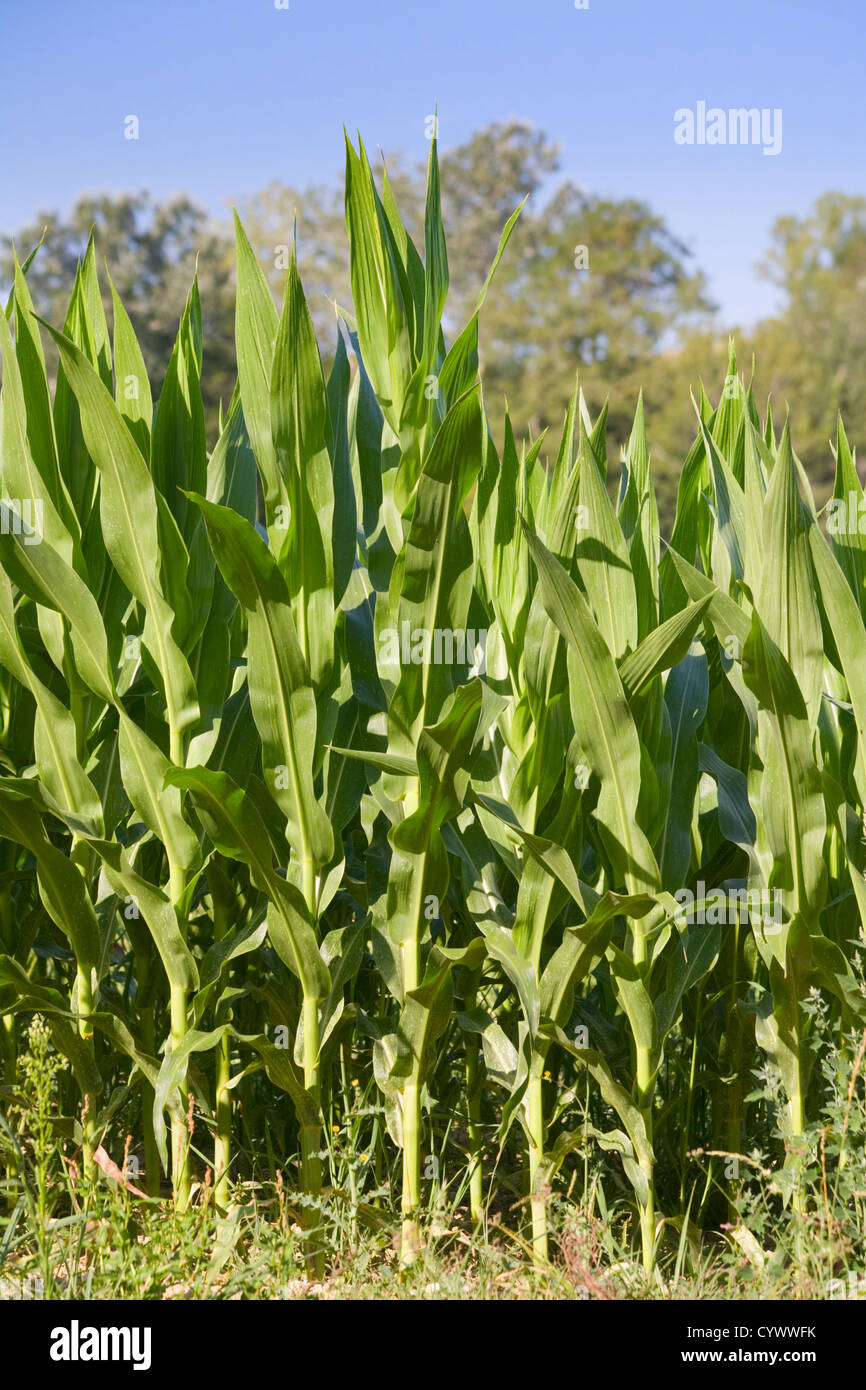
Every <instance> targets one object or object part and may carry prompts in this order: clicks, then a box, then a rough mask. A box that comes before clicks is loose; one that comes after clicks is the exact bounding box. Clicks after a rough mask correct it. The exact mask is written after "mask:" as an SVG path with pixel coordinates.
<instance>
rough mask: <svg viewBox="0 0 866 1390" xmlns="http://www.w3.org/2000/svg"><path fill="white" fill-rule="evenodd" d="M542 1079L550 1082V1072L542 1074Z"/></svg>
mask: <svg viewBox="0 0 866 1390" xmlns="http://www.w3.org/2000/svg"><path fill="white" fill-rule="evenodd" d="M544 1079H545V1081H550V1080H551V1075H550V1072H549V1071H546V1072H545V1073H544Z"/></svg>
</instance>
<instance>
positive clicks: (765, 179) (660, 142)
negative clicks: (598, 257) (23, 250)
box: [0, 0, 866, 326]
mask: <svg viewBox="0 0 866 1390" xmlns="http://www.w3.org/2000/svg"><path fill="white" fill-rule="evenodd" d="M289 4H290V8H289V9H288V10H278V9H276V8H275V5H274V0H141V3H138V4H134V3H125V0H29V2H28V0H2V3H0V32H2V35H3V43H2V51H3V56H4V60H5V61H4V63H3V74H4V81H3V87H4V92H3V100H2V103H0V229H2V231H3V232H4V233H9V232H11V231H13V230H14V229H15V228H16V227H17V226H19V225H21V224H22V223H24V222H25V221H29V220H31V219H32V218H33V217H34V216H35V215H36V213H37V212H39V211H42V210H47V209H53V208H59V209H60V210H62V211H68V210H69V208H70V207H71V205H72V203H73V201H74V199H75V197H76V195H77V194H79V193H82V192H97V191H103V190H107V191H112V192H119V191H122V190H133V189H139V188H143V187H146V188H149V189H150V190H151V191H152V192H153V193H154V194H156V195H164V194H169V193H174V192H178V191H180V190H185V191H187V192H189V193H190V194H191V195H193V196H194V197H196V198H197V199H198V200H199V201H201V202H202V203H203V204H204V205H205V206H206V207H208V208H210V209H211V210H213V211H214V212H222V211H224V209H225V206H226V203H227V201H229V200H240V199H242V198H243V197H244V196H245V195H248V194H251V193H253V192H255V191H257V190H258V189H259V188H260V187H262V186H264V185H265V184H266V183H268V182H270V181H271V180H273V179H283V180H285V181H286V182H287V183H292V184H295V185H298V184H300V185H304V184H305V183H307V182H324V181H328V180H331V179H334V180H336V179H338V178H339V176H340V172H341V166H342V127H343V124H344V123H345V125H346V126H347V127H348V129H349V130H350V131H352V130H354V129H355V128H359V129H360V130H361V132H362V134H363V136H364V139H365V141H366V142H367V144H368V146H370V147H372V148H375V147H376V146H377V145H381V146H382V147H383V148H384V150H385V151H386V152H389V153H395V152H396V151H398V150H403V151H405V152H406V153H407V154H409V155H410V156H414V157H418V158H423V157H424V156H425V154H426V148H427V146H426V142H425V139H424V120H425V116H426V115H427V114H428V113H429V112H430V111H431V110H432V109H433V104H434V101H436V102H438V105H439V114H440V144H441V146H442V147H443V148H447V147H448V146H449V145H453V144H456V143H460V142H461V141H463V140H465V139H466V138H467V137H468V136H469V135H470V134H471V133H472V131H473V130H476V129H478V128H480V127H482V126H483V125H485V124H487V123H489V122H491V121H493V120H506V119H508V118H509V117H520V118H523V119H526V120H529V121H531V122H532V123H533V124H535V125H538V126H540V127H543V128H544V129H545V130H546V131H547V132H548V133H549V135H550V136H551V137H552V138H554V139H555V140H557V141H559V142H560V143H561V145H562V147H563V173H564V174H566V175H568V176H569V177H571V178H573V179H574V180H575V181H576V182H578V183H580V184H581V185H583V186H584V187H585V188H587V189H589V190H592V191H594V192H599V193H603V194H607V195H613V196H636V197H639V198H643V199H646V200H647V201H648V202H649V203H650V204H651V205H652V206H653V207H654V208H655V209H656V210H657V211H658V212H659V213H661V214H662V215H663V216H664V217H665V218H666V219H667V221H668V224H669V226H670V228H671V230H672V231H673V232H675V233H676V234H677V235H678V236H679V237H680V238H681V239H683V240H684V241H685V242H686V243H687V244H688V245H689V246H690V247H691V248H692V250H693V251H694V252H695V256H696V260H697V263H698V264H699V265H701V266H702V268H703V269H704V270H705V271H706V272H707V274H708V275H709V277H710V289H711V292H712V294H713V296H714V297H715V298H716V299H717V300H718V301H719V302H720V303H721V305H722V310H723V315H724V318H725V320H726V321H728V322H731V323H738V324H740V325H744V326H745V325H748V324H749V323H750V322H752V321H753V320H754V319H755V318H756V317H758V316H760V314H762V313H765V312H768V311H769V310H770V309H771V308H772V306H773V303H774V291H773V290H772V287H770V286H768V285H766V284H765V283H764V282H762V281H761V280H759V279H758V278H757V277H756V275H755V273H754V269H753V267H754V262H755V261H756V260H757V259H758V258H759V257H760V256H761V255H762V254H763V253H764V251H765V250H766V247H767V245H768V240H769V231H770V227H771V225H772V223H773V220H774V219H775V217H777V216H778V215H780V214H782V213H788V212H791V213H795V214H802V213H804V212H806V211H807V210H808V208H809V206H810V204H811V203H812V201H813V200H814V198H815V197H817V196H818V195H819V194H820V193H822V192H824V191H826V190H827V189H839V190H842V191H844V192H848V193H864V192H866V187H864V185H866V155H864V152H866V106H864V101H863V90H864V51H866V0H823V3H814V0H722V3H720V4H714V3H709V0H589V9H588V10H584V11H578V10H576V9H575V6H574V0H414V3H413V0H289ZM699 101H705V102H706V104H707V106H708V107H713V106H718V107H722V108H724V109H727V108H729V107H740V106H746V107H753V106H754V107H758V108H764V107H766V108H771V109H772V108H776V107H779V108H781V109H782V112H783V118H782V134H783V143H782V150H781V153H780V154H778V155H777V156H766V155H764V154H763V152H762V150H761V148H760V147H751V146H749V147H740V146H725V147H721V146H716V147H711V146H708V145H703V146H698V145H694V146H692V147H684V146H678V145H677V144H675V143H674V140H673V127H674V120H673V115H674V111H675V110H677V109H678V108H681V107H691V108H693V109H694V108H695V107H696V104H697V103H698V102H699ZM129 114H135V115H137V116H138V117H139V120H140V139H139V140H138V141H137V142H136V141H130V140H126V139H124V135H123V121H124V117H126V116H127V115H129ZM576 240H579V238H576Z"/></svg>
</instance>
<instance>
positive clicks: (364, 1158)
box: [361, 1154, 367, 1163]
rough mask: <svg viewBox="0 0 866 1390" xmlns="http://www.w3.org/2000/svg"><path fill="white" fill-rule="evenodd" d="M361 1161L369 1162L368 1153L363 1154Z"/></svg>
mask: <svg viewBox="0 0 866 1390" xmlns="http://www.w3.org/2000/svg"><path fill="white" fill-rule="evenodd" d="M361 1162H362V1163H366V1162H367V1155H366V1154H361Z"/></svg>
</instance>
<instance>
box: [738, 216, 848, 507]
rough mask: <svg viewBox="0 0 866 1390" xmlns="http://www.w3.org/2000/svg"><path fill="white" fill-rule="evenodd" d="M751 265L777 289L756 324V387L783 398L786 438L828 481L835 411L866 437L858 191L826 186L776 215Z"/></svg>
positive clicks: (821, 478)
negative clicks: (806, 207) (768, 240)
mask: <svg viewBox="0 0 866 1390" xmlns="http://www.w3.org/2000/svg"><path fill="white" fill-rule="evenodd" d="M759 269H760V270H761V272H762V273H763V274H764V275H765V276H766V277H767V278H768V279H770V280H771V281H772V282H773V283H774V284H775V285H777V286H778V287H779V289H780V290H781V291H782V292H783V295H784V301H783V306H782V311H781V313H780V314H779V315H778V316H777V317H776V318H772V319H769V320H766V321H765V322H763V323H762V324H760V325H759V326H758V328H757V330H756V332H755V337H754V344H755V351H756V353H757V355H758V361H759V363H761V365H762V375H763V383H764V387H765V389H766V390H767V391H770V392H772V393H773V395H774V396H775V397H776V399H777V400H778V402H779V407H780V409H781V408H783V406H784V403H785V402H786V401H788V400H790V401H791V403H792V408H793V409H794V412H795V413H794V415H793V417H792V434H793V439H794V446H795V448H796V449H797V452H798V454H799V455H800V457H801V458H802V460H803V462H804V463H805V464H806V466H807V467H808V468H809V471H810V474H811V475H812V476H813V477H814V478H815V479H816V481H817V482H818V484H819V486H823V488H824V489H825V490H826V488H827V486H828V485H829V484H830V482H831V480H832V475H833V459H832V456H831V453H830V449H829V445H828V441H829V440H830V439H831V438H832V437H833V436H834V435H835V419H836V412H837V411H838V410H841V412H842V415H843V417H844V420H845V427H846V430H847V431H848V436H849V438H850V440H851V441H852V443H854V442H856V441H857V440H860V441H861V442H862V441H863V440H864V439H866V198H861V197H849V196H847V195H846V194H844V193H825V194H824V195H823V197H821V198H819V199H818V200H817V202H816V203H815V205H814V207H813V208H812V210H811V211H810V212H809V214H808V215H807V216H805V217H802V218H797V217H780V218H779V219H778V220H777V221H776V223H775V225H774V227H773V232H772V245H771V248H770V251H769V253H768V255H767V256H766V258H765V259H764V261H763V262H762V263H761V265H760V267H759Z"/></svg>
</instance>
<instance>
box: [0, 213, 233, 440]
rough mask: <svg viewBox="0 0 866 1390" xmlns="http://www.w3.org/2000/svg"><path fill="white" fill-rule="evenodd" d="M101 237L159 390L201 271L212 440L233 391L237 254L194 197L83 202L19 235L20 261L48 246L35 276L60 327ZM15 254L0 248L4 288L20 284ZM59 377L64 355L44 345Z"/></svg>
mask: <svg viewBox="0 0 866 1390" xmlns="http://www.w3.org/2000/svg"><path fill="white" fill-rule="evenodd" d="M91 230H93V231H94V233H95V238H96V250H97V255H98V257H99V259H100V262H103V261H104V262H105V263H106V264H107V266H108V270H109V273H110V275H111V278H112V280H113V281H114V284H115V287H116V288H117V290H118V293H119V294H120V297H121V299H122V300H123V302H124V304H125V306H126V309H127V311H128V313H129V315H130V318H131V319H132V323H133V326H134V328H135V331H136V334H137V335H138V339H139V342H140V343H141V348H142V352H143V353H144V359H145V362H146V364H147V367H148V371H149V372H150V373H151V374H152V376H153V379H154V380H155V381H156V382H157V383H160V382H161V381H162V378H163V375H164V373H165V370H166V367H167V366H168V362H169V358H170V357H171V351H172V347H173V346H174V340H175V336H176V334H177V327H178V321H179V319H180V315H181V313H182V312H183V306H184V302H185V300H186V296H187V293H188V291H189V288H190V285H191V283H192V279H193V275H194V274H195V273H196V268H197V270H198V284H199V294H200V297H201V305H202V337H203V341H204V343H205V352H206V353H207V359H206V364H205V365H206V368H207V369H206V371H205V372H204V375H203V386H204V389H205V390H206V392H207V396H206V398H205V409H206V413H207V419H208V424H209V426H210V432H211V435H212V434H213V426H214V424H215V420H216V411H217V408H218V405H219V402H220V400H222V402H223V404H224V405H227V404H228V401H229V398H230V396H231V393H232V390H233V389H234V383H235V375H236V370H235V360H234V346H233V324H234V300H235V289H234V254H233V249H232V243H231V241H230V239H229V237H228V233H227V229H226V228H223V227H222V226H221V225H219V224H216V223H214V222H213V221H212V219H211V218H210V217H209V216H208V214H207V213H206V212H205V211H204V210H203V209H202V208H200V207H198V206H197V204H196V203H194V202H193V201H192V200H191V199H189V198H187V197H183V196H181V197H176V198H171V199H169V200H168V201H166V202H157V201H155V200H154V199H152V198H150V197H149V196H148V195H147V194H146V193H138V194H123V195H121V196H119V197H107V196H104V197H100V198H79V200H78V201H77V202H76V204H75V206H74V208H73V209H72V212H71V214H70V216H69V217H68V218H63V217H60V216H59V215H58V214H57V213H43V214H41V215H40V216H39V217H38V218H37V219H36V221H35V222H34V223H32V224H31V225H29V226H27V227H24V228H22V229H20V230H19V231H18V232H17V233H16V237H15V245H16V248H17V251H18V255H19V258H20V259H23V258H24V256H25V255H29V253H30V251H31V250H32V249H33V247H34V246H35V245H36V244H37V242H39V241H40V238H41V245H40V247H39V251H38V253H37V255H36V257H35V259H34V261H33V263H32V264H31V266H30V269H29V270H28V272H27V280H28V284H29V286H30V293H31V295H32V297H33V302H34V307H35V309H36V312H37V313H38V314H39V315H40V316H41V317H42V318H44V319H46V320H47V321H48V322H49V323H51V324H53V325H55V326H57V327H62V326H63V322H64V318H65V315H66V309H67V302H68V297H69V286H70V285H71V284H72V282H73V279H74V277H75V269H76V266H77V264H78V261H79V259H80V258H81V257H82V256H83V254H84V251H85V249H86V247H87V241H88V237H89V236H90V232H91ZM12 274H13V259H12V249H11V246H10V245H9V243H8V242H4V244H3V246H2V248H0V283H3V284H6V285H8V284H9V283H10V282H11V280H12ZM103 295H104V301H105V311H106V314H107V316H108V320H109V323H111V320H112V307H111V297H110V294H109V293H108V290H107V285H106V283H105V277H103ZM45 350H46V357H47V359H48V366H49V371H50V373H51V375H52V377H53V375H54V371H55V368H56V360H57V354H56V349H55V348H54V345H53V343H51V342H50V341H48V339H47V336H46V340H45Z"/></svg>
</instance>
